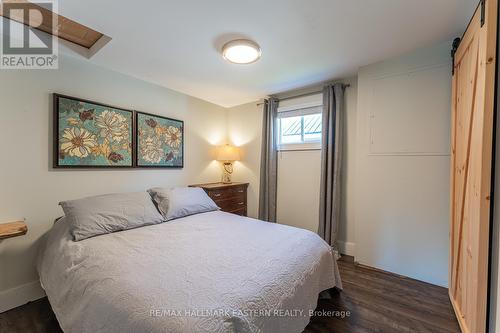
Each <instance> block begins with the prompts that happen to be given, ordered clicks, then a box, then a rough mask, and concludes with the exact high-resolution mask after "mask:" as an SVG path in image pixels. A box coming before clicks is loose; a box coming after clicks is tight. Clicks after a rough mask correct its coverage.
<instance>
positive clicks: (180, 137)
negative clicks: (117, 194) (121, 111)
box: [135, 111, 184, 169]
mask: <svg viewBox="0 0 500 333" xmlns="http://www.w3.org/2000/svg"><path fill="white" fill-rule="evenodd" d="M135 126H136V131H135V135H136V138H135V151H136V154H135V167H136V168H176V169H181V168H183V167H184V121H182V120H179V119H174V118H169V117H164V116H159V115H155V114H151V113H146V112H141V111H135Z"/></svg>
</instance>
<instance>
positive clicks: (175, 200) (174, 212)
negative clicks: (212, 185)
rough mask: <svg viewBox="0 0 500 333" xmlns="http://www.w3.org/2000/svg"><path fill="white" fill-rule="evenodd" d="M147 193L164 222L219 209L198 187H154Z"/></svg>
mask: <svg viewBox="0 0 500 333" xmlns="http://www.w3.org/2000/svg"><path fill="white" fill-rule="evenodd" d="M148 192H149V194H150V195H151V197H152V198H153V200H154V202H156V205H157V207H158V210H159V211H160V212H161V214H162V215H163V217H164V218H165V220H166V221H170V220H174V219H178V218H181V217H185V216H188V215H193V214H199V213H206V212H211V211H214V210H219V209H220V208H219V207H218V206H217V205H216V204H215V202H214V201H213V200H212V199H210V197H209V196H208V195H207V194H206V193H205V191H204V190H203V189H202V188H199V187H174V188H161V187H155V188H152V189H149V190H148Z"/></svg>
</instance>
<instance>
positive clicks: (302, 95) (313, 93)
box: [257, 84, 351, 106]
mask: <svg viewBox="0 0 500 333" xmlns="http://www.w3.org/2000/svg"><path fill="white" fill-rule="evenodd" d="M350 86H351V85H350V84H343V85H342V88H344V89H345V88H349V87H350ZM322 92H323V89H321V90H318V91H311V92H308V93H304V94H299V95H293V96H288V97H285V98H278V100H279V101H280V102H282V101H286V100H289V99H294V98H300V97H306V96H311V95H317V94H319V93H322ZM263 104H264V102H259V103H257V106H259V105H263Z"/></svg>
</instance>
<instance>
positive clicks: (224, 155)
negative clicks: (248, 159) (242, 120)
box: [217, 145, 240, 161]
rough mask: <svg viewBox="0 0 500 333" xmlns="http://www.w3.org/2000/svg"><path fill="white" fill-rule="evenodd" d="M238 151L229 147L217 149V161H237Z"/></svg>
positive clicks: (236, 148)
mask: <svg viewBox="0 0 500 333" xmlns="http://www.w3.org/2000/svg"><path fill="white" fill-rule="evenodd" d="M239 159H240V149H239V148H238V147H233V146H230V145H225V146H220V147H217V161H239Z"/></svg>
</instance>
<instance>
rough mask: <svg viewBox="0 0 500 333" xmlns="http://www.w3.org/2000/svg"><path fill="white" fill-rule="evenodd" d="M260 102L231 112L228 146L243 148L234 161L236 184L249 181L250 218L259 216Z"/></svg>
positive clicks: (228, 122)
mask: <svg viewBox="0 0 500 333" xmlns="http://www.w3.org/2000/svg"><path fill="white" fill-rule="evenodd" d="M257 104H258V102H252V103H248V104H243V105H240V106H236V107H233V108H231V109H229V111H228V113H227V129H228V133H227V135H228V141H229V143H231V144H233V145H235V146H238V147H240V148H241V149H240V151H241V161H238V162H235V164H234V174H233V181H241V182H248V183H250V185H249V186H248V211H247V213H248V216H250V217H253V218H258V216H259V179H260V152H261V143H262V105H257Z"/></svg>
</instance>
